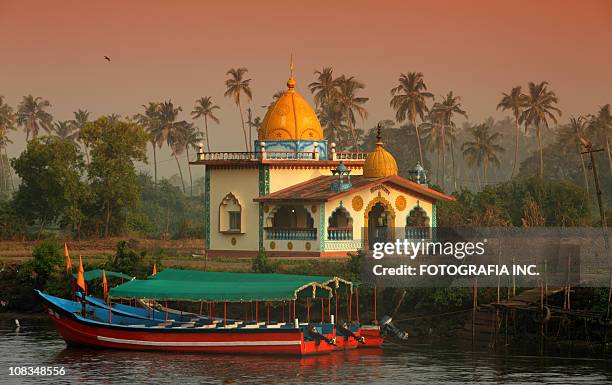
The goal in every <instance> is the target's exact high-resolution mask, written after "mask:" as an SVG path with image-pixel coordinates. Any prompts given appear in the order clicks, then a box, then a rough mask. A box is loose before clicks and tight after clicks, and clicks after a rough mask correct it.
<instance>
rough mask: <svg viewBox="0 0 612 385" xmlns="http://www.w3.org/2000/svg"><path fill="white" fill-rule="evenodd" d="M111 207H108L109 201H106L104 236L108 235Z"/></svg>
mask: <svg viewBox="0 0 612 385" xmlns="http://www.w3.org/2000/svg"><path fill="white" fill-rule="evenodd" d="M111 213H112V210H111V207H110V203H108V202H106V220H105V222H106V223H105V224H104V238H108V235H109V229H110V221H111Z"/></svg>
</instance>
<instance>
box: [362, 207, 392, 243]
mask: <svg viewBox="0 0 612 385" xmlns="http://www.w3.org/2000/svg"><path fill="white" fill-rule="evenodd" d="M365 223H366V229H365V236H366V239H365V241H366V243H367V244H368V249H370V250H371V249H373V248H374V243H377V242H388V241H389V240H390V239H392V238H393V236H394V231H393V230H394V229H393V226H394V223H395V212H394V211H393V208H392V207H391V205H390V204H389V202H387V201H386V200H385V199H384V198H381V197H379V198H377V199H375V200H373V201H372V202H370V204H369V205H368V207H367V208H366V210H365Z"/></svg>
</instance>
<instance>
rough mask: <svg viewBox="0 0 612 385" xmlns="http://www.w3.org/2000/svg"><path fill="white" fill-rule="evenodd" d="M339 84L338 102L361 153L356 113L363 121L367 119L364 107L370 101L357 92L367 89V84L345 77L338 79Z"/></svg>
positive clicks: (356, 147)
mask: <svg viewBox="0 0 612 385" xmlns="http://www.w3.org/2000/svg"><path fill="white" fill-rule="evenodd" d="M337 83H338V95H337V100H338V104H339V106H340V109H341V110H342V113H343V115H344V120H345V122H346V123H347V125H348V126H349V129H350V131H351V135H352V137H353V142H354V145H355V149H356V150H357V151H359V142H358V140H357V134H356V132H355V123H356V119H355V113H357V114H358V115H359V116H360V117H361V119H362V120H364V119H367V117H368V111H367V110H366V109H365V107H363V105H364V104H365V103H366V102H367V101H368V100H369V98H365V97H362V96H357V92H358V91H359V90H362V89H364V88H365V84H363V83H362V82H360V81H359V80H357V79H355V77H354V76H350V77H346V76H344V75H342V76H340V77H339V78H338V79H337Z"/></svg>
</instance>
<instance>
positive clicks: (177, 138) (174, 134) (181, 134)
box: [167, 120, 195, 193]
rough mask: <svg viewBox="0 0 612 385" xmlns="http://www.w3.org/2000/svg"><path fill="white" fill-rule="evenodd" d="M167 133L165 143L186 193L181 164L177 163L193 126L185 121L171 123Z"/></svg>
mask: <svg viewBox="0 0 612 385" xmlns="http://www.w3.org/2000/svg"><path fill="white" fill-rule="evenodd" d="M169 127H170V129H169V131H168V137H167V143H168V147H170V150H171V151H172V156H173V157H174V159H175V160H176V165H177V167H178V169H179V175H180V176H181V183H182V185H183V193H187V190H186V189H185V179H184V178H183V169H182V168H181V162H180V161H179V158H178V157H179V155H182V154H183V151H184V150H185V149H186V147H187V146H186V145H185V142H186V138H187V135H188V131H189V130H190V129H195V128H194V127H193V125H190V124H189V123H187V122H186V121H184V120H183V121H180V122H173V123H172V124H171V125H170V126H169Z"/></svg>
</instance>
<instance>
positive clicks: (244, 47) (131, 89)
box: [0, 0, 612, 177]
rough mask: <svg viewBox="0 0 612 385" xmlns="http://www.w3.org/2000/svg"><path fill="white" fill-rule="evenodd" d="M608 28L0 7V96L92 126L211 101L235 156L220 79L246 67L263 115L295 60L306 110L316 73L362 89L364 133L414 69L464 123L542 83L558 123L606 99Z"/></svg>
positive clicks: (562, 12) (228, 7) (484, 14)
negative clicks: (113, 116) (36, 99)
mask: <svg viewBox="0 0 612 385" xmlns="http://www.w3.org/2000/svg"><path fill="white" fill-rule="evenodd" d="M611 21H612V2H609V1H605V0H603V1H595V0H593V1H586V2H585V1H582V2H580V1H560V0H558V1H539V2H531V1H515V2H512V3H511V4H510V3H508V4H506V3H501V2H491V1H484V0H478V1H476V0H475V1H463V2H452V1H432V2H427V3H425V4H422V3H420V2H412V1H382V2H376V3H375V4H373V3H371V2H358V1H351V2H319V1H311V2H308V3H296V4H293V3H287V2H278V1H274V2H265V3H250V2H244V3H217V4H208V3H204V2H201V1H177V2H173V3H172V4H170V3H166V4H160V3H150V2H145V1H141V0H139V1H131V2H129V3H124V2H120V1H116V0H112V1H105V2H103V3H102V2H100V3H93V2H82V1H54V2H34V1H30V0H24V1H15V0H3V1H2V2H1V3H0V32H1V33H2V36H3V37H4V39H5V40H3V42H2V57H3V60H2V68H3V71H1V72H0V95H3V96H5V97H6V100H7V103H9V104H10V105H12V106H13V107H15V108H16V107H17V104H18V103H19V102H20V100H21V98H22V97H23V96H24V95H27V94H32V95H34V96H41V97H43V98H45V99H47V100H49V101H50V102H51V103H52V108H51V109H50V110H49V111H50V112H51V113H52V114H53V116H54V119H56V120H66V119H71V118H72V112H73V111H75V110H77V109H79V108H80V109H87V110H88V111H90V112H91V113H92V115H93V116H94V117H95V116H98V115H101V114H109V113H118V114H120V115H133V114H135V113H138V112H141V110H142V107H141V105H142V104H145V103H147V102H149V101H161V100H168V99H171V100H172V101H173V102H174V103H175V104H176V105H180V106H182V107H183V113H182V115H181V118H182V119H190V116H189V112H190V111H191V110H192V107H193V104H194V100H195V99H197V98H199V97H201V96H212V97H213V100H214V102H215V103H216V104H218V105H219V106H220V107H221V110H220V111H219V113H218V116H219V118H220V119H221V124H220V125H216V124H214V123H212V124H209V128H210V135H211V147H212V149H213V150H242V149H243V147H244V145H243V143H242V142H241V141H242V138H241V137H240V135H241V129H240V116H239V114H238V112H237V109H236V107H235V105H234V104H233V103H232V101H231V100H229V99H227V98H224V97H223V92H224V90H225V85H224V81H225V79H226V74H225V73H226V71H227V70H228V69H229V68H232V67H241V66H244V67H247V68H248V69H249V73H248V77H250V78H252V79H253V80H252V89H253V97H254V98H253V102H252V103H251V108H252V109H253V114H254V116H261V117H263V115H264V114H265V109H264V108H262V106H264V105H266V104H268V103H269V101H270V100H271V97H272V94H273V93H274V92H276V91H277V90H282V89H285V82H286V80H287V77H288V64H289V56H290V54H291V53H293V54H294V61H295V77H296V80H297V88H298V91H300V92H301V93H302V94H303V95H304V96H305V97H306V99H307V100H308V101H309V102H312V95H311V94H310V92H309V91H308V89H307V85H308V83H310V82H312V81H313V79H314V76H313V71H314V70H317V69H321V68H322V67H325V66H332V67H333V68H334V72H335V74H336V75H340V74H346V75H349V76H355V77H357V78H358V79H359V80H361V81H363V82H364V83H365V84H366V88H365V90H364V91H363V92H362V93H361V94H360V95H362V96H366V97H369V98H370V101H369V102H368V103H367V104H366V108H367V109H368V111H369V114H370V115H369V118H368V119H367V120H366V121H365V122H363V123H362V122H361V121H360V122H359V123H358V127H361V128H365V129H368V128H369V127H371V126H373V125H375V124H376V122H378V121H379V120H382V119H393V118H394V112H393V110H392V109H391V107H389V98H390V97H389V90H390V89H391V88H392V87H394V86H395V85H396V82H397V78H398V76H399V74H400V73H402V72H408V71H420V72H423V73H424V75H425V81H426V83H427V85H428V87H429V89H430V90H431V91H432V92H433V93H434V94H435V95H436V96H437V97H439V96H440V95H443V94H446V93H447V92H448V91H451V90H452V91H454V93H455V94H457V95H460V96H461V98H462V103H463V105H464V108H465V109H466V110H467V112H468V114H469V120H470V121H472V122H479V121H482V120H483V119H485V118H487V117H489V116H493V117H495V118H500V119H501V118H503V117H504V116H506V115H508V114H507V113H505V112H500V111H496V110H495V107H496V105H497V103H498V102H499V99H500V96H501V92H508V91H509V90H510V89H511V87H513V86H515V85H522V86H523V87H526V85H527V82H529V81H534V82H539V81H543V80H546V81H548V82H549V83H550V88H551V89H552V90H553V91H555V92H556V93H557V95H558V96H559V98H560V102H559V107H560V108H561V110H562V111H563V116H562V117H561V119H560V122H566V121H567V120H568V119H569V117H570V116H572V115H579V114H586V113H593V112H595V111H596V109H597V107H598V106H601V105H603V104H607V103H611V102H612V100H611V99H612V98H611V96H612V92H611V85H612V70H611V68H612V55H611V54H610V47H612V22H611ZM105 55H107V56H109V57H110V58H111V59H112V61H111V62H110V63H109V62H107V61H106V60H104V56H105ZM462 122H463V119H462V118H459V119H457V123H458V124H459V125H460V124H461V123H462ZM196 124H197V125H198V126H201V127H203V122H202V121H196ZM228 133H229V135H228ZM10 137H11V139H12V140H13V141H14V142H15V143H14V144H13V145H9V147H8V153H9V156H16V155H18V154H19V153H20V152H21V151H22V149H23V148H24V144H25V135H24V134H23V133H22V132H21V131H20V132H18V133H10ZM149 151H150V148H149ZM169 158H170V153H169V151H167V150H166V149H165V150H164V151H163V152H162V153H161V155H160V156H159V158H158V159H159V160H160V161H161V163H160V165H159V170H160V175H162V176H167V177H168V176H171V175H173V174H175V173H176V172H177V171H176V164H175V163H173V162H171V161H166V159H169ZM145 169H147V170H150V169H151V168H150V167H145ZM194 171H195V170H194ZM197 175H199V173H198V174H197Z"/></svg>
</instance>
